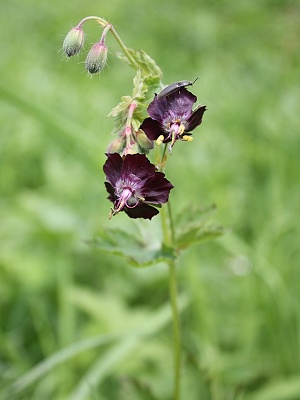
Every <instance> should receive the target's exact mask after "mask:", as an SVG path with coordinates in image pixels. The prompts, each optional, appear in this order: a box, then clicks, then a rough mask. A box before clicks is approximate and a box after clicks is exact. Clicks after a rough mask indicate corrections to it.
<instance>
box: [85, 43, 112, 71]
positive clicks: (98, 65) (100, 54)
mask: <svg viewBox="0 0 300 400" xmlns="http://www.w3.org/2000/svg"><path fill="white" fill-rule="evenodd" d="M106 61H107V47H106V46H105V44H104V43H103V42H101V41H100V42H98V43H95V44H94V45H93V46H92V48H91V50H90V51H89V53H88V55H87V57H86V60H85V68H86V69H87V70H88V71H89V73H90V74H96V73H97V72H99V71H102V70H103V68H104V67H105V65H106Z"/></svg>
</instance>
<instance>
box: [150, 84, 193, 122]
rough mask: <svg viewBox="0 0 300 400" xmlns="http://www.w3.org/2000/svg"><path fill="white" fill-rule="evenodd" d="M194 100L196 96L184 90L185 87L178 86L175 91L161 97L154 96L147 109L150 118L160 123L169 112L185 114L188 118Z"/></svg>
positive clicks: (178, 114) (179, 114) (178, 115)
mask: <svg viewBox="0 0 300 400" xmlns="http://www.w3.org/2000/svg"><path fill="white" fill-rule="evenodd" d="M196 101H197V97H196V96H195V95H194V94H192V93H191V92H189V91H188V90H186V88H179V89H178V90H177V91H176V92H174V93H171V94H170V95H169V96H166V97H163V98H162V99H158V98H157V96H155V98H154V100H153V101H152V103H150V104H149V106H148V109H147V111H148V114H149V115H150V117H151V118H152V119H155V120H156V121H159V122H161V123H162V122H163V120H164V119H166V118H167V117H168V115H169V114H171V115H172V116H173V115H176V116H177V117H180V116H182V115H185V116H187V118H188V117H189V116H190V115H191V114H192V107H193V104H194V103H195V102H196Z"/></svg>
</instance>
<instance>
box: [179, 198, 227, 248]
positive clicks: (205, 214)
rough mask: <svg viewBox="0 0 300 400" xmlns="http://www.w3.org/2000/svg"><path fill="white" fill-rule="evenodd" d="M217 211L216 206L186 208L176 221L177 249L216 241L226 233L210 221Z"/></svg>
mask: <svg viewBox="0 0 300 400" xmlns="http://www.w3.org/2000/svg"><path fill="white" fill-rule="evenodd" d="M215 210H216V207H215V205H212V206H210V207H205V208H200V207H195V206H193V205H192V206H188V207H186V208H185V209H184V210H183V212H182V213H181V214H180V215H179V216H178V217H177V218H176V219H175V221H176V226H175V229H176V232H177V234H176V249H177V251H180V250H183V249H186V248H187V247H189V246H190V245H191V244H194V243H197V242H201V241H203V240H209V239H214V238H216V237H218V236H221V235H222V234H223V233H224V229H223V228H222V227H220V226H218V225H216V224H213V223H211V222H210V221H209V218H210V216H211V214H212V213H213V212H214V211H215Z"/></svg>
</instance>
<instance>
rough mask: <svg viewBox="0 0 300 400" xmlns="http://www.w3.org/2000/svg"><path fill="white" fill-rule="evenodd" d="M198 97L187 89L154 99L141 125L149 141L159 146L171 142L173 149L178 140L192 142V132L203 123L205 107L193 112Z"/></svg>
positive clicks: (197, 108)
mask: <svg viewBox="0 0 300 400" xmlns="http://www.w3.org/2000/svg"><path fill="white" fill-rule="evenodd" d="M196 101H197V97H196V96H195V95H193V94H192V93H190V92H189V91H188V90H186V88H179V89H178V90H177V91H175V92H173V93H171V94H169V95H167V96H165V97H163V98H158V97H157V95H156V96H155V97H154V100H153V101H152V103H150V104H149V107H148V114H149V115H150V118H146V119H145V120H144V122H143V123H142V125H141V129H142V130H143V131H144V132H145V133H146V135H147V136H148V138H149V139H151V140H156V142H157V143H158V144H160V143H162V142H163V143H168V142H171V145H170V148H172V147H173V145H174V143H175V141H176V140H178V139H179V140H188V141H190V140H192V138H191V134H190V132H191V131H192V130H194V129H195V128H196V127H197V126H198V125H200V124H201V122H202V116H203V114H204V111H205V110H206V107H205V106H198V107H196V109H195V110H194V111H193V110H192V107H193V104H194V103H195V102H196Z"/></svg>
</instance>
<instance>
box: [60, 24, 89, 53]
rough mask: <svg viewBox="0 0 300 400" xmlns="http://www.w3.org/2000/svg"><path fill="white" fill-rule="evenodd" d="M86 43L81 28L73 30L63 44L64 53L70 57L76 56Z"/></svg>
mask: <svg viewBox="0 0 300 400" xmlns="http://www.w3.org/2000/svg"><path fill="white" fill-rule="evenodd" d="M83 42H84V32H83V30H82V28H81V26H80V27H78V26H77V27H74V28H72V29H71V30H70V31H69V32H68V34H67V36H66V37H65V40H64V43H63V51H64V52H65V53H66V54H67V56H68V57H72V56H75V54H77V53H79V52H80V50H81V49H82V46H83Z"/></svg>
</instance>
